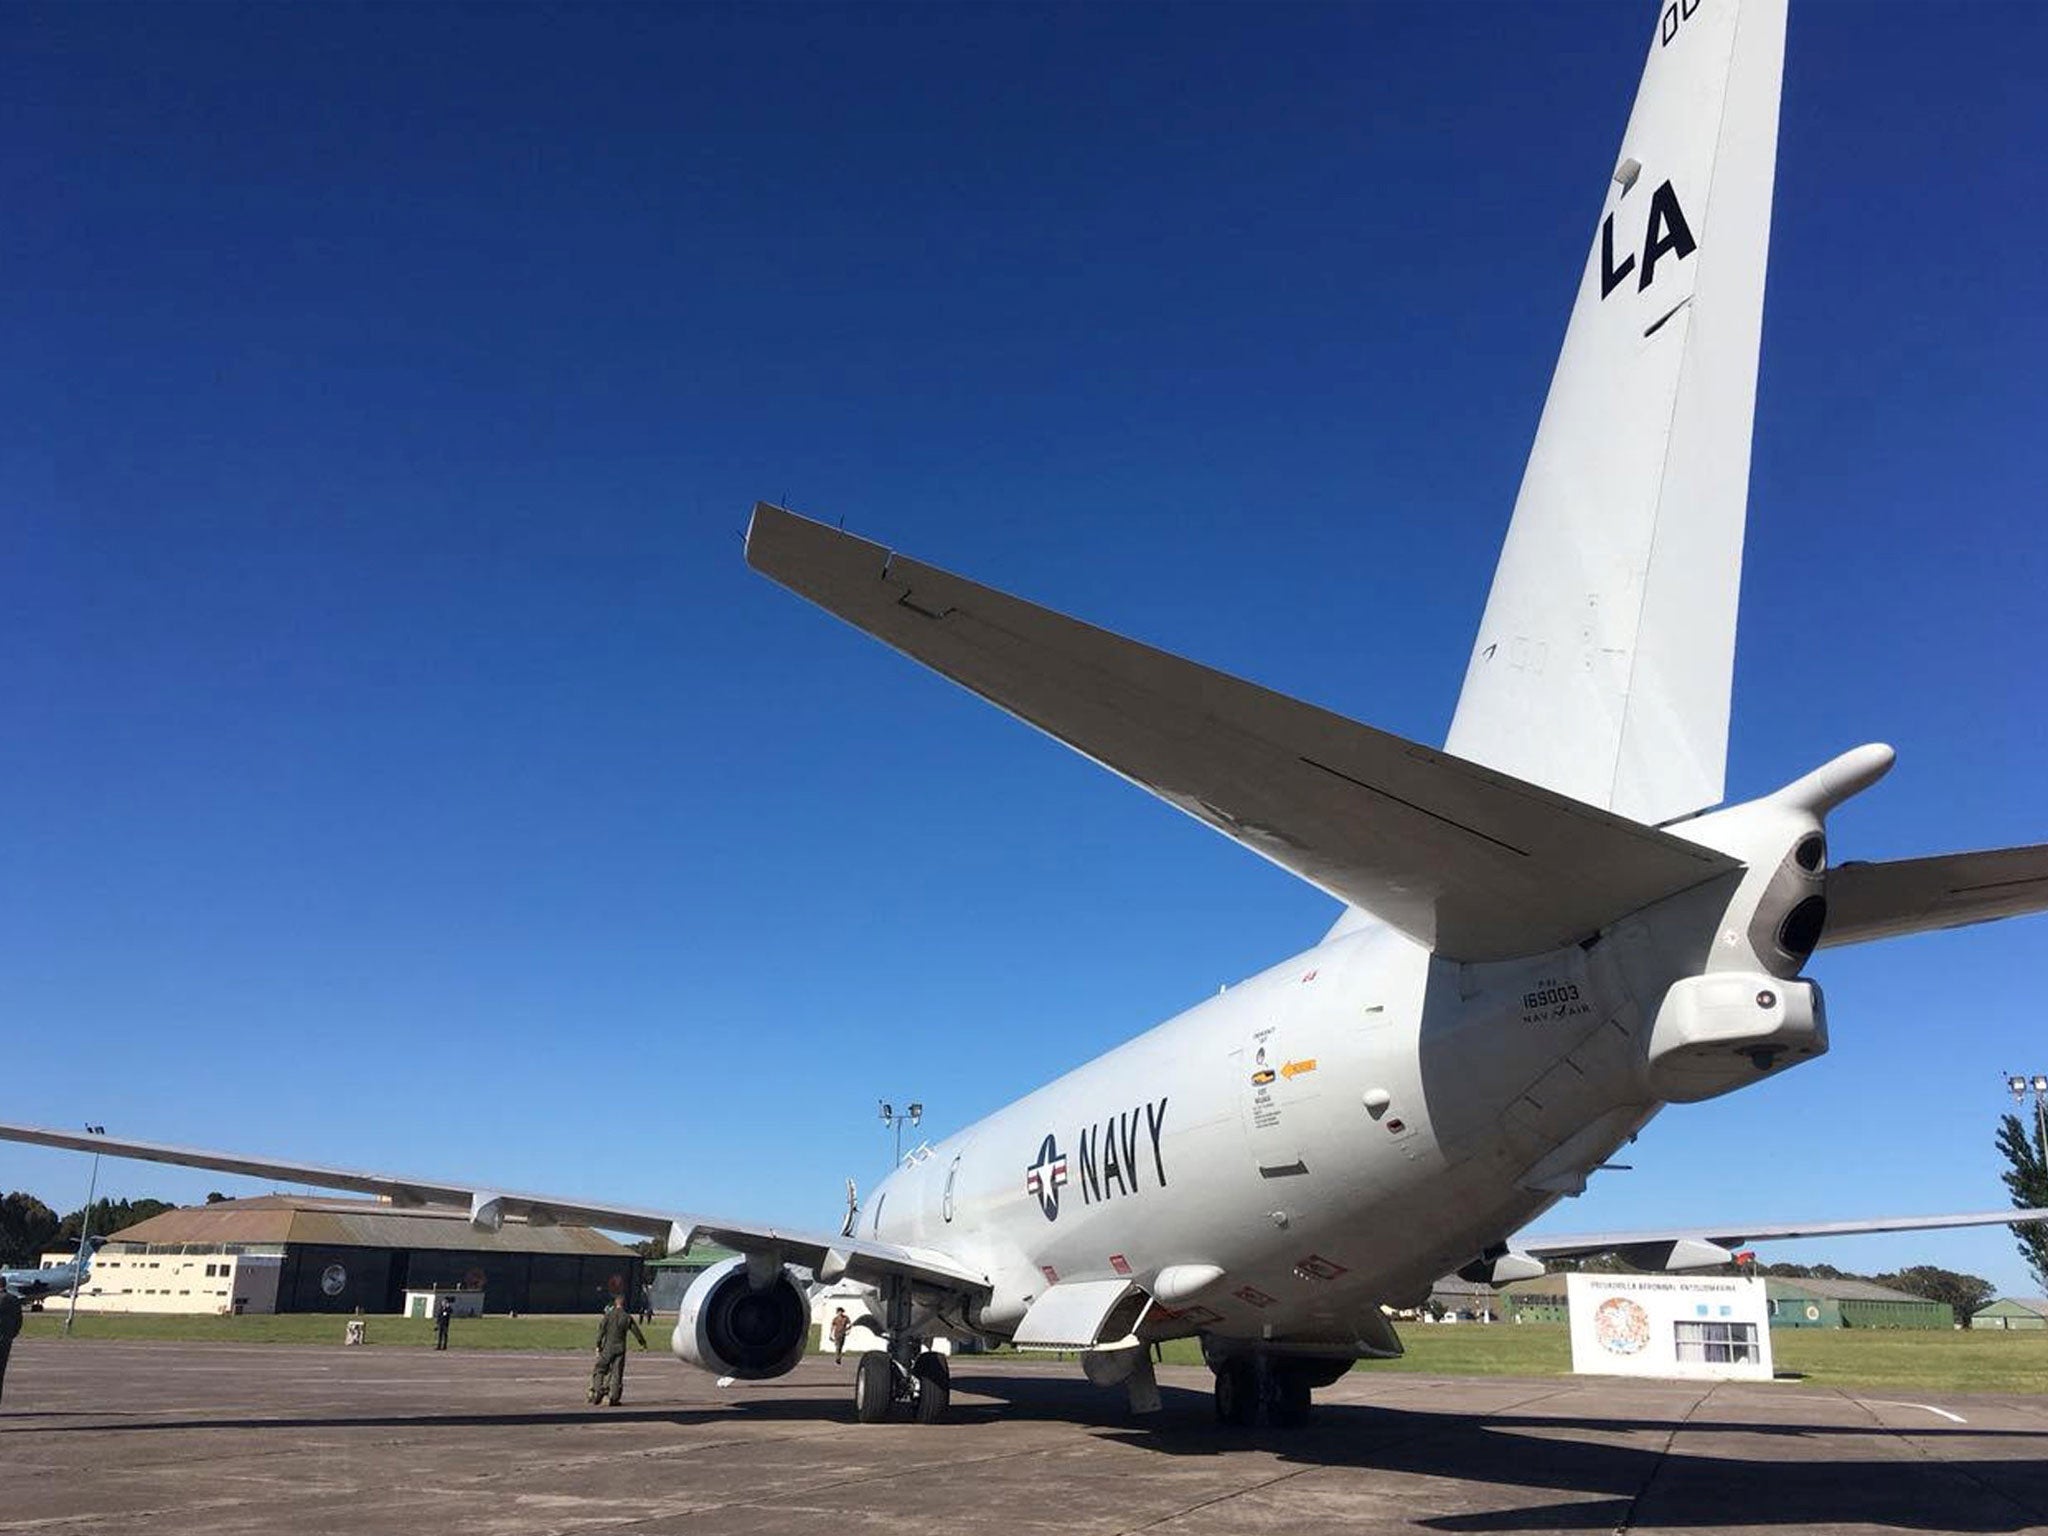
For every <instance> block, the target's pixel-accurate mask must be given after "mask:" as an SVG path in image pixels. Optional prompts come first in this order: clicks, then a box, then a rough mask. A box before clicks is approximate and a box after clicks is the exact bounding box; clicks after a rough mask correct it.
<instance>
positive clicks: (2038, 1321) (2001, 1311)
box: [1970, 1296, 2048, 1333]
mask: <svg viewBox="0 0 2048 1536" xmlns="http://www.w3.org/2000/svg"><path fill="white" fill-rule="evenodd" d="M1970 1326H1971V1327H1972V1328H2019V1329H2024V1330H2025V1331H2027V1332H2029V1333H2031V1332H2033V1331H2034V1330H2035V1329H2039V1328H2048V1301H2044V1300H2042V1299H2041V1298H2040V1297H2038V1296H2001V1297H1999V1298H1998V1300H1996V1301H1994V1302H1992V1303H1991V1304H1990V1305H1989V1306H1987V1307H1979V1308H1978V1309H1977V1310H1976V1311H1975V1312H1973V1313H1971V1314H1970Z"/></svg>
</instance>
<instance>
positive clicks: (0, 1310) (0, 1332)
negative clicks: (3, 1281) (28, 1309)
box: [0, 1285, 21, 1393]
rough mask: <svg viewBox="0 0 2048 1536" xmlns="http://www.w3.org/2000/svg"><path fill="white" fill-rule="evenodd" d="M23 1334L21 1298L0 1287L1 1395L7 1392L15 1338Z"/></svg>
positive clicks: (2, 1286)
mask: <svg viewBox="0 0 2048 1536" xmlns="http://www.w3.org/2000/svg"><path fill="white" fill-rule="evenodd" d="M20 1332H21V1298H20V1297H19V1296H17V1295H15V1294H14V1292H12V1291H10V1290H9V1289H7V1287H6V1286H4V1285H0V1393H4V1392H5V1391H6V1390H7V1357H8V1356H9V1355H11V1354H12V1353H14V1336H15V1335H16V1334H18V1333H20Z"/></svg>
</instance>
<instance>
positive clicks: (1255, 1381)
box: [1214, 1355, 1335, 1429]
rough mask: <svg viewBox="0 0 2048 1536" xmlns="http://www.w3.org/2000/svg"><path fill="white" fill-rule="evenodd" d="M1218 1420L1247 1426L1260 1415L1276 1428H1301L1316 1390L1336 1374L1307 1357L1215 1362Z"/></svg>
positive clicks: (1238, 1357)
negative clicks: (1299, 1358) (1301, 1358)
mask: <svg viewBox="0 0 2048 1536" xmlns="http://www.w3.org/2000/svg"><path fill="white" fill-rule="evenodd" d="M1214 1369H1215V1372H1216V1422H1217V1423H1218V1424H1223V1425H1227V1426H1228V1427H1229V1428H1232V1429H1246V1428H1249V1427H1250V1426H1251V1425H1252V1424H1253V1423H1255V1422H1257V1421H1258V1419H1259V1418H1260V1416H1261V1415H1263V1416H1264V1418H1265V1421H1266V1422H1267V1423H1268V1424H1270V1425H1272V1426H1273V1427H1274V1428H1275V1429H1299V1428H1300V1427H1301V1426H1302V1425H1304V1424H1306V1423H1307V1422H1308V1420H1309V1410H1310V1408H1311V1407H1312V1406H1313V1405H1314V1392H1315V1389H1316V1388H1317V1387H1319V1386H1328V1385H1329V1384H1330V1382H1331V1381H1333V1380H1334V1379H1335V1377H1334V1376H1333V1375H1332V1374H1331V1370H1330V1368H1329V1367H1328V1366H1327V1365H1324V1364H1322V1363H1321V1362H1316V1363H1311V1362H1309V1361H1306V1360H1275V1359H1259V1358H1248V1357H1245V1356H1242V1355H1240V1356H1234V1357H1231V1358H1228V1359H1223V1360H1218V1361H1216V1362H1214Z"/></svg>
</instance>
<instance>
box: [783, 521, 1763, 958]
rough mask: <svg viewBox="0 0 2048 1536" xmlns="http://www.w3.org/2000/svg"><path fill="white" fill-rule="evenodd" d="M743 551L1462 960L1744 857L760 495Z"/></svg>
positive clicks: (1588, 922) (1581, 927) (912, 652)
mask: <svg viewBox="0 0 2048 1536" xmlns="http://www.w3.org/2000/svg"><path fill="white" fill-rule="evenodd" d="M747 560H748V563H749V564H751V565H752V566H753V567H754V568H755V569H756V570H758V571H760V572H762V573H763V574H765V575H767V576H769V577H771V578H773V579H774V580H776V581H778V582H780V583H782V585H784V586H786V587H788V588H789V589H790V590H791V591H793V592H796V593H797V594H798V595H800V596H802V597H806V598H809V599H810V600H811V601H812V602H814V603H816V604H817V605H818V606H819V607H821V608H824V609H825V610H826V611H828V612H830V613H833V614H836V615H837V616H838V617H840V618H842V619H844V620H846V621H847V622H848V623H849V624H852V625H853V626H854V627H855V628H857V629H862V630H865V631H867V633H869V634H870V635H873V636H874V637H875V638H876V639H878V640H881V641H883V642H884V643H885V644H888V645H891V646H893V647H895V648H896V649H897V650H899V651H902V652H903V653H904V654H905V655H907V656H909V657H911V658H912V659H913V660H916V661H921V662H923V663H924V664H925V665H926V666H928V667H930V668H932V669H933V670H934V671H936V672H939V673H942V674H944V675H945V676H947V677H949V678H951V679H952V680H953V681H954V682H956V683H959V684H961V685H962V686H963V687H965V688H968V689H970V690H972V691H973V692H975V693H978V694H980V695H981V696H982V697H983V698H985V699H987V700H988V701H989V702H990V703H992V704H994V705H996V706H997V707H998V708H1001V709H1003V710H1006V711H1008V712H1009V713H1010V714H1012V715H1015V716H1017V718H1019V719H1020V720H1023V721H1024V722H1025V723H1027V724H1029V725H1034V726H1036V727H1037V728H1038V729H1039V730H1041V731H1044V732H1045V733H1046V734H1047V735H1049V736H1052V737H1054V738H1055V739H1057V740H1059V741H1062V742H1064V743H1066V745H1068V746H1070V747H1072V748H1074V749H1075V750H1076V751H1077V752H1080V753H1081V754H1082V755H1083V756H1085V757H1089V758H1092V759H1093V760H1094V761H1096V762H1098V763H1101V764H1102V765H1103V766H1104V767H1107V768H1109V769H1111V770H1113V771H1114V772H1116V773H1118V774H1121V775H1122V776H1123V777H1124V778H1126V779H1129V780H1130V781H1131V782H1132V783H1134V784H1137V785H1139V786H1140V787H1142V788H1144V789H1148V790H1150V791H1151V792H1152V793H1153V794H1155V795H1158V796H1159V797H1160V798H1161V799H1163V800H1165V801H1167V802H1168V803H1170V804H1172V805H1174V806H1177V807H1179V808H1180V809H1181V810H1183V811H1185V812H1187V814H1189V815H1190V816H1193V817H1194V818H1195V819H1196V820H1198V821H1202V822H1206V823H1207V824H1208V825H1209V826H1211V827H1214V828H1215V829H1216V830H1217V831H1219V832H1221V833H1223V834H1224V835H1225V836H1226V837H1230V838H1234V839H1236V840H1237V841H1238V842H1240V843H1242V844H1244V845H1245V846H1246V847H1247V848H1250V849H1251V850H1253V851H1254V852H1255V853H1259V854H1261V855H1263V856H1264V857H1266V858H1268V859H1270V860H1272V861H1273V862H1274V863H1276V864H1278V865H1279V866H1280V867H1281V868H1283V869H1286V870H1289V871H1290V872H1292V873H1294V874H1296V875H1299V876H1300V877H1301V878H1302V879H1304V880H1307V881H1309V882H1310V883H1311V884H1313V885H1315V886H1318V887H1320V888H1321V889H1322V890H1325V891H1327V892H1329V893H1330V894H1331V895H1333V896H1335V897H1337V898H1338V899H1339V900H1341V901H1344V902H1346V903H1349V904H1351V905H1354V906H1358V907H1361V908H1363V909H1365V910H1366V911H1368V912H1370V913H1372V914H1373V915H1374V916H1375V917H1378V918H1380V919H1382V920H1383V921H1385V922H1387V923H1389V924H1391V925H1392V926H1393V927H1395V928H1398V929H1399V930H1401V931H1402V932H1403V933H1406V934H1408V935H1409V936H1410V937H1412V938H1414V939H1416V940H1418V941H1419V942H1421V943H1424V944H1428V945H1431V946H1433V947H1434V948H1435V949H1436V951H1437V952H1438V953H1439V954H1443V955H1446V956H1448V957H1450V958H1452V959H1456V960H1474V961H1477V960H1494V959H1506V958H1510V957H1513V956H1518V955H1528V954H1538V953H1541V952H1543V951H1544V950H1548V949H1555V948H1558V947H1560V946H1562V945H1565V944H1570V943H1575V942H1577V941H1579V940H1581V939H1584V938H1586V937H1587V936H1588V935H1590V934H1593V933H1596V932H1598V931H1599V930H1600V929H1601V928H1602V927H1604V926H1605V925H1606V924H1608V923H1610V922H1613V921H1614V920H1616V919H1618V918H1620V917H1623V916H1626V915H1627V914H1628V913H1630V912H1634V911H1637V910H1639V909H1640V908H1642V907H1645V906H1648V905H1649V904H1650V903H1652V902H1654V901H1658V900H1660V899H1662V898H1663V897H1666V896H1670V895H1673V894H1675V893H1677V892H1679V891H1682V890H1687V889H1689V888H1691V887H1692V886H1695V885H1698V884H1699V883H1701V882H1702V881H1705V880H1710V879H1712V878H1714V877H1715V876H1717V875H1721V874H1724V873H1727V872H1729V871H1732V870H1734V869H1736V868H1738V867H1739V866H1738V865H1737V864H1736V863H1735V861H1734V860H1732V859H1729V858H1728V857H1727V856H1726V855H1723V854H1720V853H1716V852H1714V851H1712V850H1710V849H1707V848H1702V847H1700V846H1698V845H1696V844H1693V843H1689V842H1686V841H1685V840H1683V839H1681V838H1677V837H1673V836H1670V835H1669V834H1667V833H1664V832H1659V831H1657V830H1655V829H1654V828H1651V827H1646V826H1643V825H1641V824H1640V823H1637V822H1634V821H1630V820H1628V819H1626V818H1625V817H1621V816H1617V815H1614V814H1612V813H1611V812H1608V811H1603V810H1600V809H1598V808H1596V807H1594V806H1590V805H1586V804H1584V803H1582V802H1580V801H1576V800H1571V799H1568V798H1566V797H1565V796H1563V795H1560V794H1555V793H1553V792H1551V791H1549V790H1546V789H1540V788H1538V787H1537V786H1536V785H1533V784H1528V783H1524V782H1523V781H1522V780H1520V779H1516V778H1513V777H1511V776H1509V775H1508V774H1505V773H1501V772H1498V771H1496V770H1494V769H1491V768H1483V767H1481V766H1479V765H1478V764H1476V763H1468V762H1464V761H1461V760H1460V759H1458V758H1455V757H1452V756H1450V755H1448V754H1447V753H1443V752H1439V751H1436V750H1434V749H1432V748H1429V747H1425V746H1421V745H1419V744H1417V743H1415V742H1412V741H1406V740H1403V739H1402V738H1401V737H1399V736H1391V735H1388V734H1387V733H1386V732H1384V731H1376V730H1373V729H1372V728H1371V727H1370V726H1364V725H1360V724H1357V723H1356V722H1354V721H1351V720H1347V719H1345V718H1344V717H1343V716H1341V715H1335V714H1332V713H1330V712H1329V711H1328V710H1323V709H1318V708H1316V707H1315V706H1314V705H1312V704H1304V703H1301V702H1300V701H1298V700H1295V699H1291V698H1288V697H1286V696H1285V695H1283V694H1278V693H1274V692H1272V691H1271V690H1269V689H1266V688H1261V687H1259V686H1257V685H1256V684H1253V683H1247V682H1243V681H1241V680H1240V679H1238V678H1234V677H1230V676H1227V675H1226V674H1224V673H1222V672H1216V671H1212V670H1211V669H1209V668H1208V667H1204V666H1199V665H1197V664H1196V663H1194V662H1191V661H1188V660H1185V659H1184V658H1182V657H1179V656H1174V655H1170V654H1168V653H1167V652H1165V651H1160V650H1155V649H1153V648H1152V647H1151V646H1147V645H1141V644H1139V643H1138V642H1136V641H1134V640H1126V639H1124V638H1122V637H1121V636H1119V635H1113V634H1111V633H1109V632H1108V631H1107V630H1102V629H1097V628H1095V627H1094V626H1093V625H1090V624H1084V623H1081V622H1080V621H1079V620H1076V619H1070V618H1067V617H1065V616H1063V615H1061V614H1057V613H1054V612H1052V611H1051V610H1050V609H1046V608H1041V607H1038V606H1036V605H1034V604H1032V603H1027V602H1024V601H1022V600H1021V599H1019V598H1015V597H1010V596H1007V595H1006V594H1004V593H1001V592H998V591H995V590H994V589H992V588H989V587H984V586H979V585H977V584H976V583H974V582H971V581H968V580H965V579H964V578H962V577H959V576H954V575H950V574H948V573H947V572H945V571H941V570H937V569H935V568H933V567H932V566H929V565H922V564H920V563H918V562H917V561H915V560H910V559H906V558H904V557H902V556H899V555H896V554H893V553H891V552H890V551H889V550H887V549H885V548H883V547H882V546H881V545H879V544H872V543H869V542H868V541H867V540H865V539H858V538H855V537H853V536H852V535H850V534H845V533H840V532H838V531H836V530H834V529H831V528H828V527H826V526H825V525H824V524H823V523H818V522H813V521H811V520H810V519H809V518H804V517H798V516H797V515H796V514H794V513H792V512H787V511H784V510H783V509H782V508H780V507H774V506H770V505H768V504H766V503H765V502H764V503H761V504H759V505H757V506H756V507H755V508H754V518H753V522H752V524H751V525H750V527H749V528H748V530H747Z"/></svg>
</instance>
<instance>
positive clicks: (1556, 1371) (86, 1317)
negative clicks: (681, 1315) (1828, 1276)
mask: <svg viewBox="0 0 2048 1536" xmlns="http://www.w3.org/2000/svg"><path fill="white" fill-rule="evenodd" d="M26 1321H27V1325H28V1326H27V1329H26V1334H25V1336H26V1337H28V1338H31V1339H37V1338H54V1337H56V1336H57V1335H59V1334H61V1333H62V1332H63V1328H64V1317H63V1314H62V1313H60V1312H38V1313H30V1314H29V1316H28V1318H27V1319H26ZM365 1321H366V1322H367V1323H368V1325H369V1328H368V1334H369V1343H370V1345H371V1346H372V1347H378V1348H387V1347H395V1348H403V1349H425V1348H427V1347H428V1346H430V1345H431V1344H432V1343H433V1341H434V1325H433V1324H432V1323H431V1322H429V1321H427V1320H426V1319H424V1318H405V1317H372V1318H368V1319H366V1320H365ZM346 1322H347V1319H346V1318H343V1317H337V1316H328V1315H309V1314H304V1313H299V1314H291V1315H287V1316H283V1317H113V1316H96V1315H93V1314H90V1313H80V1314H79V1317H78V1324H77V1328H76V1330H75V1333H76V1336H77V1337H79V1338H84V1339H166V1340H180V1341H187V1342H192V1341H197V1342H214V1343H222V1344H303V1345H309V1346H320V1345H325V1346H328V1347H330V1348H336V1347H339V1346H340V1344H341V1336H342V1329H343V1325H344V1324H345V1323H346ZM673 1326H674V1321H673V1319H657V1320H656V1321H655V1323H654V1324H653V1326H652V1327H650V1328H648V1329H647V1330H646V1332H647V1342H648V1344H649V1345H650V1346H651V1347H652V1348H654V1349H656V1350H665V1349H666V1348H667V1347H668V1334H669V1330H670V1329H671V1328H672V1327H673ZM596 1334H597V1319H596V1318H595V1317H481V1318H462V1319H459V1320H458V1321H457V1322H456V1323H455V1325H454V1327H453V1328H452V1330H451V1331H450V1333H449V1343H450V1346H451V1347H452V1348H455V1349H574V1350H587V1349H589V1348H590V1347H591V1346H592V1344H593V1343H594V1342H595V1340H596ZM1402 1340H1403V1342H1404V1343H1406V1344H1407V1346H1408V1353H1407V1354H1406V1355H1404V1356H1403V1357H1402V1358H1401V1359H1399V1360H1390V1361H1376V1362H1373V1363H1370V1364H1365V1365H1361V1366H1360V1367H1359V1369H1360V1370H1365V1371H1401V1372H1414V1373H1420V1374H1422V1375H1430V1376H1563V1375H1567V1374H1569V1373H1570V1371H1571V1344H1570V1341H1569V1339H1568V1337H1567V1335H1566V1332H1565V1329H1564V1328H1563V1326H1562V1325H1560V1324H1548V1325H1545V1324H1522V1325H1519V1326H1517V1325H1512V1324H1495V1325H1493V1326H1491V1327H1488V1326H1483V1325H1478V1324H1471V1323H1463V1324H1459V1325H1457V1326H1455V1327H1442V1326H1437V1327H1430V1326H1427V1325H1417V1324H1411V1325H1409V1326H1408V1327H1407V1328H1405V1329H1403V1330H1402ZM816 1343H817V1339H816V1334H815V1331H814V1333H813V1336H812V1345H813V1347H815V1346H816ZM1771 1346H1772V1351H1773V1354H1774V1355H1775V1357H1776V1361H1777V1367H1778V1372H1779V1375H1780V1376H1781V1377H1790V1378H1795V1379H1804V1380H1806V1381H1808V1382H1811V1383H1813V1384H1815V1385H1818V1386H1831V1387H1859V1388H1862V1387H1885V1388H1891V1389H1908V1388H1912V1389H1918V1390H1921V1391H1930V1392H2030V1393H2048V1332H2041V1333H2004V1332H1999V1331H1996V1330H1984V1331H1979V1332H1969V1333H1955V1332H1945V1333H1933V1332H1928V1333H1920V1332H1908V1331H1897V1332H1894V1331H1888V1330H1873V1329H1823V1328H1794V1329H1785V1330H1782V1331H1780V1332H1778V1333H1774V1334H1772V1335H1771ZM1164 1358H1165V1360H1166V1362H1167V1363H1168V1364H1172V1365H1199V1364H1200V1363H1201V1358H1202V1356H1201V1349H1200V1347H1199V1346H1198V1345H1197V1344H1196V1343H1195V1342H1194V1341H1193V1340H1190V1339H1182V1340H1176V1341H1174V1342H1173V1343H1171V1344H1168V1345H1167V1346H1166V1349H1165V1356H1164Z"/></svg>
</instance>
